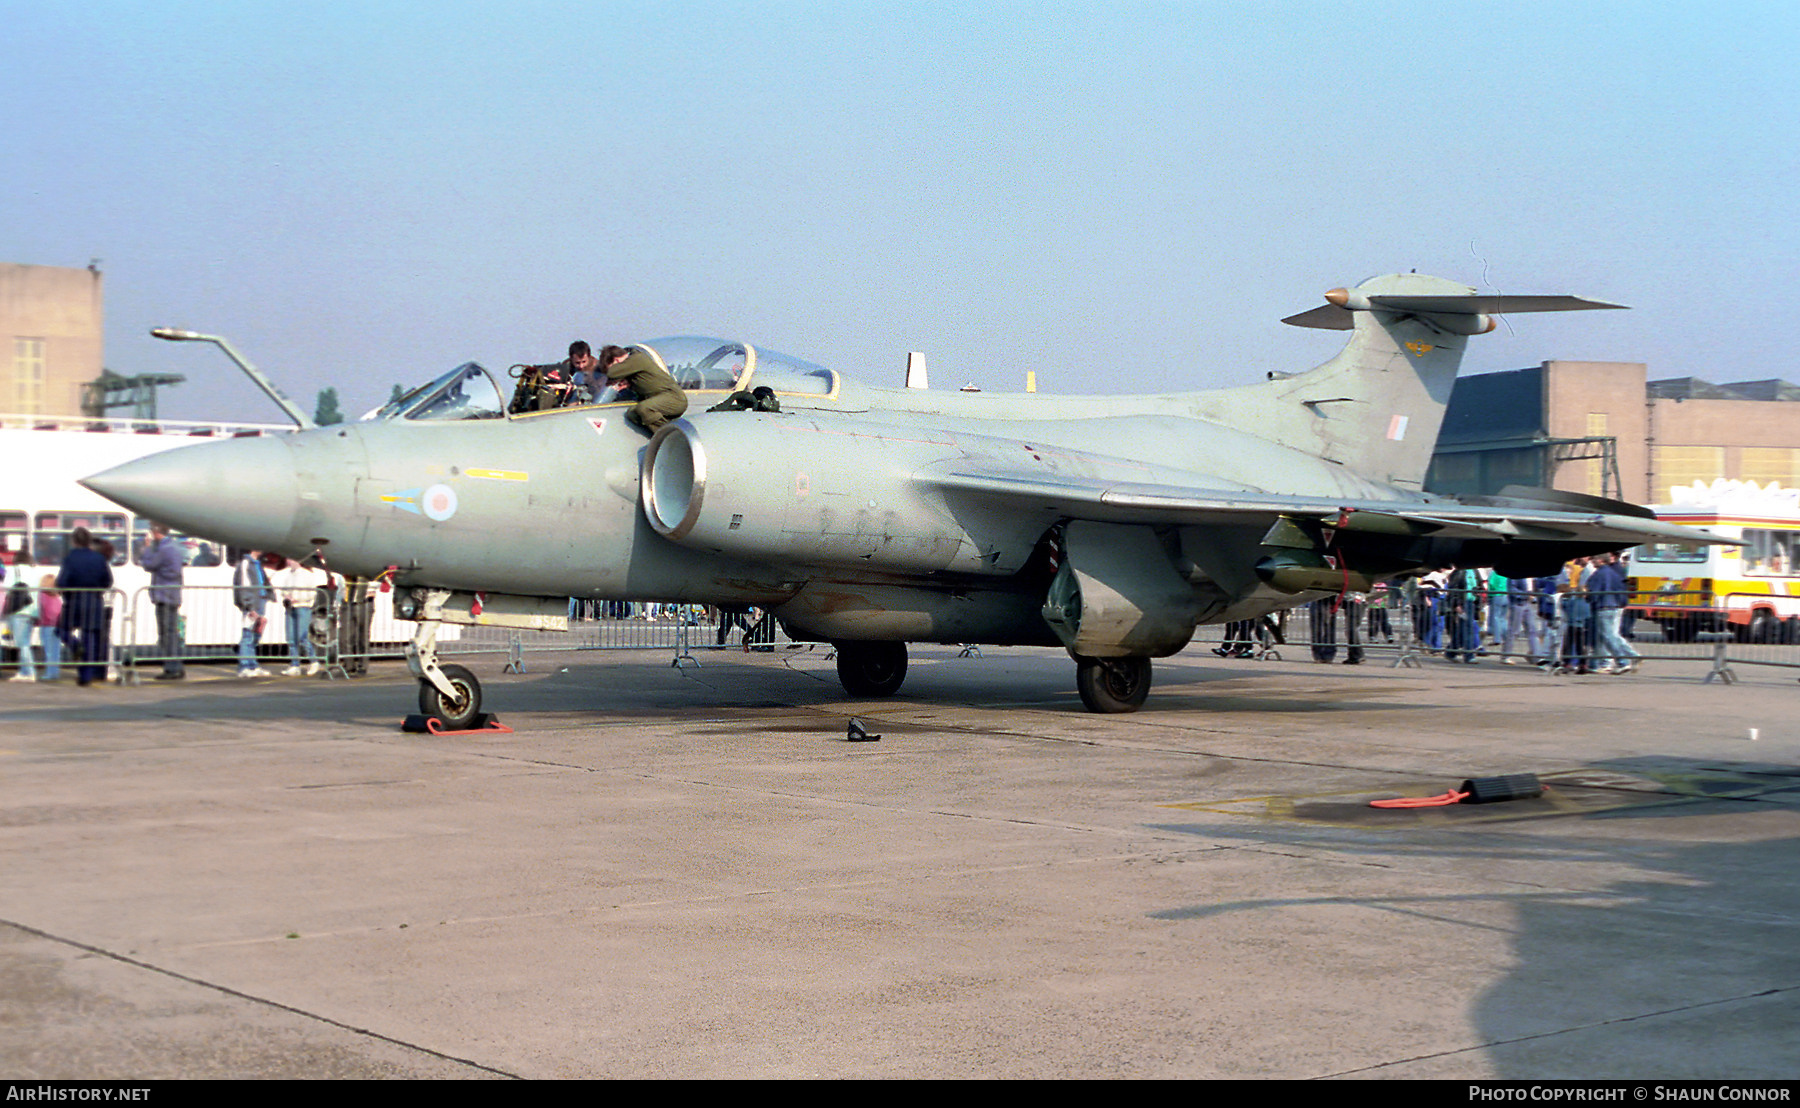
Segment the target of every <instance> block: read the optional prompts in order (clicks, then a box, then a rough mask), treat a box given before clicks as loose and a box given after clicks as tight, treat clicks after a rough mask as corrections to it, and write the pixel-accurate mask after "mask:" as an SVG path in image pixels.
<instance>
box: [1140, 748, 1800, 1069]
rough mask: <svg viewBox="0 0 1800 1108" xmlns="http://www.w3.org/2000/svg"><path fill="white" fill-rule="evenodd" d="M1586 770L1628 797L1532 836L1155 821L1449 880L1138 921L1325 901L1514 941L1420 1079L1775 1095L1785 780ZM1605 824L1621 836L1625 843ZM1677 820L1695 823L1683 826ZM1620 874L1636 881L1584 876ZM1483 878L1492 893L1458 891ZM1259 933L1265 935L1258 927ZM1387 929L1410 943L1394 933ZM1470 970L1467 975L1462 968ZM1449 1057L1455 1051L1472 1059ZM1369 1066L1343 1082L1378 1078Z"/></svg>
mask: <svg viewBox="0 0 1800 1108" xmlns="http://www.w3.org/2000/svg"><path fill="white" fill-rule="evenodd" d="M1584 774H1585V779H1586V780H1589V781H1590V782H1594V781H1600V782H1605V781H1609V780H1610V782H1611V784H1610V785H1591V786H1588V787H1593V788H1613V789H1615V790H1618V791H1621V792H1625V793H1630V794H1632V795H1630V796H1627V797H1624V798H1622V801H1621V803H1619V804H1618V805H1617V806H1614V807H1610V808H1605V809H1603V810H1597V811H1585V812H1581V811H1578V812H1564V813H1549V814H1546V815H1544V816H1542V818H1541V819H1532V820H1530V822H1529V823H1520V822H1470V823H1465V824H1462V825H1460V826H1459V825H1456V824H1454V823H1446V822H1442V821H1438V822H1435V823H1428V822H1426V821H1427V820H1428V819H1429V816H1428V813H1429V812H1430V811H1431V810H1430V809H1425V810H1420V811H1419V813H1418V814H1417V816H1416V817H1415V818H1416V820H1417V822H1416V823H1415V825H1414V827H1413V828H1412V829H1411V830H1407V829H1405V828H1400V827H1393V826H1390V827H1387V828H1385V829H1373V828H1369V827H1351V826H1344V825H1341V824H1330V825H1328V824H1316V823H1315V824H1308V823H1306V822H1304V821H1295V820H1282V819H1258V820H1255V821H1254V822H1253V821H1250V820H1229V821H1220V822H1216V823H1206V824H1159V825H1155V826H1156V829H1158V830H1162V831H1175V832H1179V833H1185V834H1193V835H1197V836H1204V837H1206V838H1208V839H1211V840H1215V841H1217V840H1226V841H1227V842H1229V841H1232V840H1237V841H1242V842H1245V843H1246V844H1250V843H1254V844H1256V845H1259V846H1265V847H1288V848H1295V849H1300V850H1304V851H1306V852H1308V853H1310V854H1317V853H1318V852H1320V851H1325V852H1329V853H1336V854H1339V855H1344V856H1349V857H1353V858H1357V859H1364V860H1365V862H1364V863H1363V864H1365V865H1367V864H1376V865H1379V866H1382V867H1386V868H1387V869H1388V870H1389V871H1390V872H1396V873H1398V874H1401V875H1404V874H1406V872H1407V868H1408V867H1407V862H1406V859H1408V858H1417V859H1430V860H1433V861H1441V860H1443V859H1450V860H1451V861H1452V862H1454V863H1455V866H1454V872H1456V873H1457V874H1459V875H1461V876H1459V878H1458V879H1456V880H1455V881H1453V882H1451V883H1450V884H1452V885H1453V886H1454V887H1450V888H1433V887H1432V886H1433V885H1434V884H1435V885H1439V886H1442V885H1443V884H1445V882H1443V880H1442V879H1441V878H1430V877H1428V876H1426V875H1425V874H1417V875H1415V878H1416V879H1411V880H1409V879H1408V878H1406V877H1405V876H1402V877H1401V878H1400V880H1399V882H1398V883H1397V884H1396V892H1395V893H1393V894H1391V895H1381V894H1377V895H1329V894H1327V895H1318V896H1294V897H1270V898H1254V899H1240V900H1221V901H1213V902H1206V901H1196V902H1194V903H1192V904H1187V905H1183V906H1180V907H1172V908H1168V909H1165V910H1162V911H1158V912H1152V913H1149V918H1151V919H1157V920H1163V921H1167V922H1169V923H1170V924H1172V925H1183V924H1189V923H1195V922H1198V923H1202V924H1204V923H1205V922H1206V921H1207V920H1209V919H1216V918H1218V917H1221V916H1225V915H1231V914H1240V913H1258V912H1260V913H1269V912H1275V913H1282V912H1289V911H1296V910H1299V911H1309V910H1313V909H1316V908H1318V907H1320V906H1329V907H1349V908H1360V909H1366V910H1368V911H1370V912H1377V913H1385V914H1391V915H1392V916H1394V917H1396V924H1397V925H1399V920H1400V919H1401V918H1405V919H1410V920H1412V921H1415V922H1419V921H1423V922H1424V924H1425V926H1427V927H1429V926H1430V925H1432V924H1439V925H1449V926H1450V927H1452V928H1455V929H1465V928H1468V927H1474V928H1476V929H1477V930H1478V931H1486V932H1488V933H1494V932H1500V933H1504V934H1507V935H1510V936H1511V951H1510V952H1509V953H1510V956H1511V957H1510V960H1509V962H1508V966H1509V968H1507V969H1505V970H1503V971H1500V972H1499V973H1498V975H1497V976H1496V977H1495V979H1494V980H1493V981H1492V983H1491V984H1488V985H1485V986H1484V987H1482V988H1481V990H1480V992H1479V994H1478V996H1477V998H1476V999H1475V1000H1474V1002H1473V1003H1472V1004H1471V1005H1469V1006H1468V1008H1467V1010H1466V1011H1464V1012H1460V1013H1456V1012H1446V1013H1444V1015H1443V1019H1445V1020H1454V1019H1456V1018H1459V1017H1460V1018H1464V1019H1466V1020H1467V1021H1468V1023H1469V1025H1470V1026H1471V1028H1472V1029H1473V1032H1474V1039H1475V1041H1476V1042H1477V1043H1478V1044H1479V1045H1478V1046H1476V1047H1474V1048H1464V1049H1462V1050H1458V1051H1452V1052H1449V1053H1448V1054H1447V1055H1445V1056H1444V1057H1443V1058H1442V1059H1440V1060H1439V1061H1438V1063H1437V1064H1438V1065H1439V1066H1440V1068H1439V1069H1434V1070H1432V1071H1431V1073H1432V1074H1433V1075H1438V1076H1442V1075H1444V1074H1446V1073H1476V1072H1481V1069H1480V1066H1479V1064H1470V1063H1474V1062H1475V1058H1479V1059H1480V1060H1481V1062H1483V1063H1485V1065H1486V1066H1487V1067H1489V1068H1491V1072H1492V1074H1493V1075H1494V1076H1496V1077H1500V1078H1517V1079H1526V1078H1532V1079H1545V1078H1556V1077H1562V1078H1587V1079H1597V1078H1608V1077H1640V1078H1641V1077H1646V1076H1656V1077H1660V1078H1694V1079H1704V1078H1771V1079H1773V1078H1785V1079H1790V1080H1791V1079H1792V1077H1793V1075H1794V1068H1795V1057H1794V1054H1793V1049H1792V1028H1793V1026H1794V1024H1795V1021H1796V1016H1797V1015H1800V1011H1797V1009H1800V996H1797V991H1796V988H1795V985H1794V982H1796V981H1800V944H1795V943H1794V942H1793V941H1792V936H1793V932H1794V928H1795V926H1796V925H1797V924H1800V886H1796V884H1795V883H1794V882H1793V881H1792V880H1791V876H1792V859H1793V858H1795V857H1796V856H1800V853H1797V850H1800V837H1796V836H1794V835H1793V834H1792V833H1791V832H1792V830H1793V828H1794V827H1795V816H1796V815H1797V814H1800V811H1797V810H1800V767H1796V766H1794V765H1791V764H1780V763H1770V762H1730V761H1723V760H1717V759H1688V758H1663V757H1639V758H1621V759H1612V760H1607V761H1603V762H1597V763H1595V764H1594V765H1593V766H1591V767H1589V769H1588V770H1585V771H1578V772H1577V773H1576V774H1572V775H1571V777H1573V778H1576V779H1581V778H1582V776H1583V775H1584ZM1547 780H1549V779H1547ZM1552 787H1553V788H1554V785H1553V786H1552ZM1568 787H1570V788H1579V787H1581V786H1573V785H1572V786H1568ZM1377 792H1378V790H1371V794H1370V795H1371V796H1373V795H1376V794H1377ZM1385 795H1392V792H1391V791H1389V792H1386V793H1385ZM1505 806H1506V805H1497V806H1496V807H1505ZM1547 821H1554V822H1547ZM1620 821H1637V823H1636V825H1635V826H1633V827H1631V828H1629V829H1626V830H1625V831H1624V833H1623V834H1622V833H1621V829H1620V828H1619V827H1618V824H1619V822H1620ZM1684 821H1693V823H1692V826H1691V829H1690V828H1688V827H1684V826H1682V824H1683V822H1684ZM1588 867H1594V868H1592V869H1589V868H1588ZM1435 868H1436V870H1437V871H1438V872H1440V873H1441V872H1442V867H1441V866H1440V867H1435ZM1622 868H1623V869H1629V870H1631V871H1633V876H1630V877H1627V878H1624V879H1617V878H1614V879H1597V880H1593V881H1589V880H1586V879H1585V875H1586V874H1588V873H1595V874H1615V873H1616V872H1617V871H1618V870H1620V869H1622ZM1483 880H1485V881H1487V882H1489V883H1491V884H1493V885H1494V886H1496V887H1494V888H1492V889H1483V888H1479V887H1475V888H1471V887H1470V886H1471V885H1472V884H1475V883H1476V882H1479V881H1483ZM1484 903H1485V904H1502V905H1505V906H1508V907H1509V908H1510V909H1511V923H1510V925H1506V926H1499V927H1496V926H1495V925H1494V923H1493V922H1492V921H1493V916H1492V914H1491V913H1484V911H1483V910H1482V908H1481V905H1483V904H1484ZM1268 931H1269V932H1270V933H1278V932H1279V931H1281V927H1280V926H1279V925H1277V924H1274V923H1271V924H1270V926H1269V928H1268ZM1396 933H1397V934H1403V935H1416V934H1418V933H1419V932H1418V930H1417V929H1416V928H1415V927H1412V926H1397V928H1396ZM1398 941H1402V942H1404V941H1405V940H1398ZM1458 945H1459V944H1457V943H1456V942H1454V941H1452V942H1450V943H1447V944H1438V945H1436V946H1434V947H1432V948H1431V949H1434V950H1439V949H1451V950H1454V949H1457V948H1458ZM1489 964H1492V959H1489ZM1444 969H1445V967H1444V966H1442V965H1436V966H1431V967H1428V968H1427V967H1422V971H1423V972H1422V973H1421V980H1424V979H1427V978H1430V979H1438V980H1441V979H1443V976H1444V975H1443V971H1444ZM1468 972H1475V973H1480V972H1483V970H1482V968H1481V967H1480V965H1479V964H1478V965H1477V966H1475V967H1474V968H1471V969H1470V970H1469V971H1468ZM1486 972H1493V971H1492V970H1487V971H1486ZM1457 1055H1470V1056H1471V1057H1470V1059H1469V1063H1464V1062H1460V1061H1458V1060H1457ZM1411 1061H1412V1062H1417V1061H1419V1060H1418V1059H1412V1060H1411ZM1382 1068H1383V1066H1380V1065H1378V1066H1376V1067H1375V1068H1373V1069H1370V1070H1367V1071H1355V1070H1352V1071H1348V1072H1351V1073H1359V1072H1360V1073H1361V1075H1363V1076H1379V1075H1380V1073H1381V1069H1382ZM1411 1072H1413V1073H1415V1074H1417V1073H1418V1072H1419V1071H1417V1070H1414V1071H1411Z"/></svg>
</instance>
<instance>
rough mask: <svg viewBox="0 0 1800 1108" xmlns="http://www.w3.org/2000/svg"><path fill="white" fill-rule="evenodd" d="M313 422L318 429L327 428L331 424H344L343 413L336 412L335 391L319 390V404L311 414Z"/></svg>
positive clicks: (336, 397) (336, 399)
mask: <svg viewBox="0 0 1800 1108" xmlns="http://www.w3.org/2000/svg"><path fill="white" fill-rule="evenodd" d="M313 422H314V423H316V424H318V425H319V426H320V427H329V426H331V425H332V424H333V423H342V422H344V413H343V412H340V411H338V396H337V390H336V389H320V390H319V404H318V407H317V409H316V410H314V412H313Z"/></svg>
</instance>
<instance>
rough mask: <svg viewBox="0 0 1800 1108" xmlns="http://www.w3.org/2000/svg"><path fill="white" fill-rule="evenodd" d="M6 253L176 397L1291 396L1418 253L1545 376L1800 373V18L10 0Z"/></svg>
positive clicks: (1511, 364)
mask: <svg viewBox="0 0 1800 1108" xmlns="http://www.w3.org/2000/svg"><path fill="white" fill-rule="evenodd" d="M0 27H4V28H5V37H6V40H7V43H8V49H7V64H6V69H7V82H6V83H7V96H6V106H5V108H4V110H3V111H0V150H4V151H5V155H6V157H5V161H6V172H5V173H4V175H3V176H0V215H3V216H4V218H3V219H0V260H6V261H17V262H26V263H31V264H40V265H64V266H83V265H86V264H88V262H89V260H90V259H91V258H99V259H101V262H100V265H101V268H102V270H103V271H104V272H105V273H106V293H107V317H108V318H107V336H106V338H107V346H106V360H107V364H108V366H109V367H110V368H112V369H114V370H116V371H119V372H126V373H131V372H146V371H170V372H177V373H185V374H186V375H187V376H188V379H189V383H188V384H186V385H184V386H182V387H180V388H178V389H175V390H172V391H170V392H168V393H166V394H165V400H164V406H163V411H164V414H165V415H172V416H184V417H192V418H206V417H212V418H268V419H276V418H278V416H277V413H275V412H274V410H273V407H272V406H271V405H269V404H268V402H267V401H266V400H265V399H263V398H262V397H261V395H260V394H259V393H256V392H255V391H254V390H253V389H252V388H251V387H250V386H249V385H248V383H247V382H244V381H243V380H242V378H241V377H240V376H239V375H238V374H237V372H236V371H235V370H234V369H232V368H231V367H230V365H229V363H227V362H226V361H225V360H224V358H223V357H222V355H220V354H219V353H218V352H217V351H214V350H211V349H210V348H205V347H193V346H183V345H176V344H168V343H161V342H158V341H157V340H154V339H151V338H149V337H148V336H147V334H146V332H147V330H148V328H150V327H152V326H157V325H169V326H179V327H190V328H194V329H198V330H206V331H213V332H216V333H222V334H225V335H228V336H230V337H231V338H232V339H233V340H234V341H235V342H236V343H237V344H238V345H239V346H240V347H241V348H242V349H243V350H244V351H245V352H246V353H247V354H248V355H249V356H250V357H251V358H252V359H254V360H255V361H257V362H258V363H259V364H260V365H261V366H262V367H263V368H265V369H266V370H268V371H269V372H270V373H271V374H272V375H273V376H274V377H275V378H276V379H277V380H278V381H279V382H280V383H281V384H282V386H283V387H284V388H285V389H286V390H287V391H288V392H289V393H290V394H291V395H293V396H294V397H295V398H296V399H297V400H299V401H300V402H301V403H302V404H303V405H304V406H306V407H307V408H308V409H309V410H310V408H311V406H312V402H313V398H314V395H315V393H316V392H317V390H318V389H319V388H320V387H322V386H325V385H335V386H336V387H337V388H338V389H339V391H340V393H342V394H343V396H344V398H345V399H344V408H345V410H346V411H347V412H349V413H351V414H352V415H354V414H356V413H357V412H360V411H362V410H363V409H365V408H367V407H369V406H370V405H372V404H374V403H376V402H378V401H379V400H381V399H384V398H385V397H386V394H387V391H388V388H389V386H390V385H392V384H394V383H396V382H405V383H408V384H411V383H414V382H416V381H418V380H422V379H424V378H425V377H428V376H430V375H433V374H435V373H436V372H439V371H441V370H443V369H447V368H449V367H450V366H452V365H454V364H456V363H458V362H460V361H464V360H468V359H474V360H477V361H480V362H482V363H483V364H485V365H487V366H488V367H489V368H490V369H495V370H500V369H504V367H506V366H507V365H509V364H511V363H513V362H516V361H549V360H554V359H556V358H558V357H560V356H561V353H562V351H563V349H564V348H565V347H566V345H567V343H568V341H569V340H570V339H572V338H585V339H588V340H590V341H593V342H596V343H599V342H607V341H620V340H629V339H635V338H647V337H650V336H653V335H658V334H672V333H699V334H720V335H728V336H732V337H738V338H742V339H744V340H746V341H749V342H752V343H758V344H763V345H766V346H769V347H771V348H773V349H777V350H782V351H785V352H788V353H792V354H796V355H800V356H803V357H807V358H810V359H812V360H814V361H818V362H821V363H824V364H826V365H830V366H832V367H833V368H837V369H841V370H845V371H848V372H852V373H856V374H859V375H863V376H866V377H869V378H871V379H874V380H878V381H886V382H891V383H898V382H899V380H900V378H901V375H902V372H903V368H904V364H905V358H906V352H907V351H908V350H923V351H925V352H926V353H927V355H928V357H929V359H930V365H931V369H932V377H933V381H934V383H936V384H937V385H938V386H939V387H946V386H952V387H953V386H955V385H959V384H961V383H963V382H964V381H975V382H977V383H979V384H981V385H983V386H985V387H988V388H1016V387H1019V384H1020V382H1021V381H1022V379H1023V374H1024V372H1025V371H1026V370H1028V369H1035V370H1036V371H1037V372H1038V379H1039V382H1040V387H1042V388H1045V389H1047V390H1055V391H1094V389H1095V387H1096V384H1095V381H1096V375H1100V379H1101V380H1104V381H1106V382H1109V383H1110V382H1116V383H1117V384H1118V385H1119V386H1121V387H1125V388H1128V389H1131V390H1133V391H1163V390H1175V389H1184V388H1202V387H1211V386H1216V385H1225V384H1235V383H1241V382H1245V381H1250V380H1254V379H1259V378H1260V377H1261V376H1262V374H1263V373H1264V372H1265V371H1266V370H1268V369H1285V370H1297V369H1303V368H1306V367H1308V366H1311V365H1313V364H1316V363H1317V362H1319V361H1321V360H1323V359H1324V358H1325V357H1327V356H1329V354H1330V353H1331V352H1332V351H1333V350H1334V349H1335V347H1336V344H1337V342H1338V341H1339V337H1338V336H1336V335H1332V334H1330V333H1324V332H1313V331H1303V330H1298V329H1295V328H1291V327H1284V326H1282V325H1281V324H1280V323H1279V322H1278V320H1279V318H1280V317H1281V316H1283V315H1287V314H1290V313H1293V312H1296V311H1300V310H1303V309H1306V308H1309V307H1313V306H1315V305H1316V304H1318V303H1320V299H1319V295H1320V293H1322V292H1323V291H1324V290H1326V289H1328V288H1330V287H1332V286H1334V285H1339V284H1350V283H1354V282H1356V281H1359V280H1361V279H1362V278H1364V277H1368V276H1371V275H1373V274H1377V273H1388V272H1398V271H1405V270H1409V269H1415V268H1416V269H1418V270H1419V271H1420V272H1424V273H1433V274H1436V275H1438V276H1443V277H1450V278H1453V279H1457V280H1461V281H1463V282H1465V283H1467V284H1470V285H1474V286H1477V287H1480V288H1481V289H1482V290H1483V291H1489V290H1498V291H1501V292H1518V293H1523V292H1546V293H1563V292H1573V293H1578V294H1581V295H1586V296H1591V297H1596V298H1599V299H1606V300H1613V301H1617V302H1620V303H1624V304H1629V305H1631V306H1632V308H1633V309H1634V310H1633V311H1630V312H1607V313H1577V314H1568V315H1551V316H1516V317H1513V318H1512V320H1511V330H1510V331H1509V330H1508V329H1506V328H1502V329H1501V330H1500V331H1498V332H1496V333H1495V334H1493V335H1488V336H1485V337H1483V338H1479V339H1476V340H1474V341H1473V342H1472V344H1471V353H1470V357H1469V359H1468V362H1467V363H1466V366H1467V368H1466V369H1465V372H1469V371H1477V372H1479V371H1483V370H1493V369H1510V368H1517V367H1520V366H1525V365H1533V364H1536V363H1537V362H1540V361H1542V360H1544V359H1546V358H1594V359H1613V360H1623V361H1645V362H1648V363H1649V364H1650V370H1651V374H1652V376H1682V375H1688V374H1693V375H1697V376H1703V377H1709V378H1711V379H1714V380H1736V379H1746V378H1763V377H1787V378H1789V379H1790V380H1792V379H1796V378H1800V369H1796V367H1795V366H1794V360H1793V357H1792V355H1791V354H1790V353H1789V352H1790V350H1792V349H1793V348H1794V347H1795V345H1796V343H1797V342H1800V338H1797V337H1796V336H1795V335H1793V334H1792V333H1791V329H1790V328H1789V327H1788V326H1787V323H1788V321H1789V319H1790V317H1791V316H1792V314H1793V313H1792V312H1791V311H1789V307H1790V302H1791V301H1792V299H1793V296H1794V293H1795V288H1796V283H1797V278H1800V264H1797V263H1800V220H1797V219H1796V217H1795V213H1794V211H1793V207H1794V201H1795V197H1796V193H1797V191H1800V190H1797V189H1796V181H1797V180H1800V173H1797V172H1796V170H1797V169H1800V166H1797V165H1796V162H1797V161H1800V6H1797V5H1794V4H1792V3H1779V4H1778V3H1744V4H1734V3H1729V2H1727V3H1721V4H1711V5H1650V4H1644V3H1641V2H1640V3H1584V2H1579V0H1577V2H1574V3H1569V2H1566V0H1565V2H1562V3H1554V4H1547V3H1533V2H1523V3H1518V2H1515V3H1511V4H1505V5H1491V4H1480V5H1478V4H1473V3H1462V2H1456V0H1450V2H1445V0H1437V2H1435V3H1415V2H1411V0H1395V2H1390V3H1364V2H1359V0H1343V2H1340V3H1336V4H1301V3H1250V2H1235V0H1232V2H1224V0H1221V2H1214V3H1207V2H1194V3H1152V4H1132V3H1108V4H1044V3H1032V4H981V3H975V4H970V3H958V4H954V5H950V4H932V3H905V4H879V5H872V4H862V3H855V2H838V3H817V4H815V3H782V2H770V3H642V4H638V3H630V4H609V3H531V2H514V3H507V4H470V3H459V2H445V0H434V2H431V3H411V2H407V3H380V2H376V3H338V2H332V0H322V2H315V3H311V4H306V5H297V4H291V3H279V4H276V3H262V2H254V0H252V2H235V3H205V4H199V3H181V2H165V3H156V4H144V3H137V2H131V3H126V2H115V0H84V2H82V3H66V2H62V0H42V2H28V3H18V2H14V0H0Z"/></svg>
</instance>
